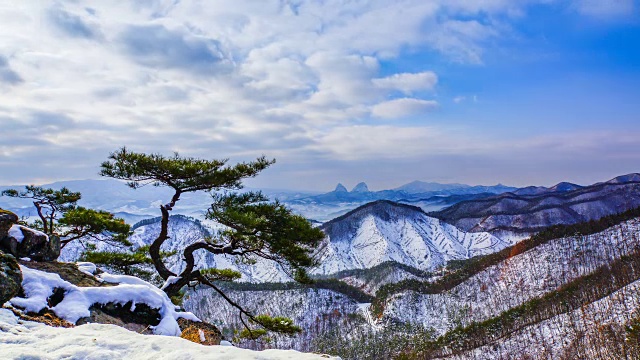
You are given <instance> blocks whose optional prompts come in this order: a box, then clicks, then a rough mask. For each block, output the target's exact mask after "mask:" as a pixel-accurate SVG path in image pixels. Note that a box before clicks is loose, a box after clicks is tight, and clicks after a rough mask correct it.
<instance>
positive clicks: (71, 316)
mask: <svg viewBox="0 0 640 360" xmlns="http://www.w3.org/2000/svg"><path fill="white" fill-rule="evenodd" d="M20 269H21V270H22V276H23V280H22V288H23V289H24V293H25V295H26V297H25V298H19V297H15V298H13V299H11V300H10V302H11V304H12V305H14V306H17V307H20V308H24V309H25V310H27V311H31V312H39V311H40V310H42V309H44V308H47V309H50V310H52V311H53V312H54V313H55V314H56V315H57V316H59V317H61V318H63V319H65V320H67V321H69V322H71V323H74V324H75V323H76V322H77V321H78V320H79V319H81V318H83V317H88V316H90V312H89V308H90V307H91V305H93V304H96V303H99V304H107V303H116V304H121V305H124V304H126V303H128V302H132V303H133V304H134V306H135V304H140V303H143V304H146V305H148V306H149V307H151V308H153V309H158V310H159V313H160V317H161V320H160V323H159V324H158V325H157V326H155V327H154V328H153V333H154V334H157V335H169V336H180V334H181V331H180V327H179V326H178V322H177V321H176V320H177V319H179V318H186V319H189V320H193V321H200V320H199V319H198V318H197V317H196V316H195V315H193V314H191V313H188V312H176V310H175V306H174V305H173V303H172V302H171V300H170V299H169V298H168V297H167V295H166V294H165V293H164V292H163V291H162V290H160V289H158V288H157V287H155V286H153V285H151V284H149V283H148V282H146V281H143V280H141V279H138V278H136V277H133V276H126V275H112V274H108V273H102V274H100V275H99V279H101V280H103V281H106V282H109V283H117V284H118V285H117V286H108V287H78V286H76V285H74V284H71V283H70V282H67V281H64V280H62V278H60V276H59V275H58V274H52V273H47V272H44V271H40V270H35V269H30V268H28V267H26V266H20ZM56 288H61V289H63V290H64V291H65V295H64V299H63V300H62V301H61V302H60V303H59V304H57V305H56V306H54V307H51V308H50V307H49V306H48V305H47V298H49V297H50V296H51V295H52V294H53V292H54V289H56Z"/></svg>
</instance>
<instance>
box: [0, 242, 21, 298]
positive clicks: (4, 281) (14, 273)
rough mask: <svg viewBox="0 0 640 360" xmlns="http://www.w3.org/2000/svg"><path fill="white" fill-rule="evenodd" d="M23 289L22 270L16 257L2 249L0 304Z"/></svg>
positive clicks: (0, 253) (0, 254)
mask: <svg viewBox="0 0 640 360" xmlns="http://www.w3.org/2000/svg"><path fill="white" fill-rule="evenodd" d="M20 289H22V272H21V271H20V266H18V262H17V261H16V258H14V257H13V256H11V255H8V254H5V253H3V252H1V251H0V306H1V305H2V304H4V303H6V302H7V301H9V299H11V298H12V297H14V296H16V294H18V292H19V291H20Z"/></svg>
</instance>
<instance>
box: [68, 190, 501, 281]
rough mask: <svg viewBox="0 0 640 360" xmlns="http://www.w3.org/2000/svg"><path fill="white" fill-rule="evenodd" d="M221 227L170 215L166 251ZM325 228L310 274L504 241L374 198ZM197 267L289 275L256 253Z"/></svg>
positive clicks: (200, 261) (276, 277)
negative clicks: (252, 258)
mask: <svg viewBox="0 0 640 360" xmlns="http://www.w3.org/2000/svg"><path fill="white" fill-rule="evenodd" d="M220 229H221V227H220V225H216V224H215V223H212V222H200V221H197V220H195V219H193V218H188V217H184V216H173V217H171V220H170V221H169V240H167V241H166V242H165V243H164V244H163V247H162V250H164V251H177V252H178V253H179V252H180V251H181V250H182V249H184V248H185V247H186V246H188V245H189V244H192V243H194V242H196V241H200V240H202V239H204V238H205V237H206V236H210V235H215V233H216V231H219V230H220ZM322 229H323V230H324V231H325V233H326V234H327V238H326V239H325V241H324V243H323V245H322V246H321V247H320V248H319V250H318V252H317V253H316V255H315V256H317V257H319V258H320V264H321V265H320V266H319V267H317V268H314V269H312V270H311V273H312V274H316V275H329V274H333V273H335V272H338V271H342V270H351V269H366V268H371V267H374V266H376V265H379V264H381V263H383V262H386V261H395V262H398V263H401V264H405V265H409V266H412V267H414V268H417V269H420V270H431V269H433V268H435V267H438V266H440V265H443V264H444V263H445V262H446V261H448V260H451V259H467V258H470V257H473V256H476V255H481V254H488V253H492V252H495V251H498V250H500V249H502V248H504V247H506V246H508V244H507V243H506V242H504V241H502V240H500V239H498V238H496V237H494V236H492V235H490V234H488V233H465V232H462V231H460V230H458V229H456V228H455V227H453V226H451V225H448V224H445V223H443V222H441V221H440V220H438V219H434V218H431V217H428V216H426V215H425V213H424V212H423V211H422V210H420V209H418V208H415V207H412V206H409V205H402V204H396V203H392V202H388V201H378V202H375V203H371V204H368V205H365V206H363V207H360V208H358V209H357V210H354V211H352V212H350V213H349V214H347V215H345V216H342V217H340V218H337V219H335V220H333V221H331V222H329V223H327V224H325V225H323V226H322ZM159 233H160V223H159V221H156V222H153V223H150V224H147V225H143V226H140V227H138V228H136V229H135V231H134V233H133V235H132V236H131V238H130V241H131V242H132V243H133V244H134V245H135V246H136V247H139V246H144V245H149V244H151V243H152V242H153V241H154V240H155V239H156V237H157V236H158V234H159ZM93 243H94V244H95V245H96V246H97V247H98V250H114V248H113V247H112V246H110V245H107V244H104V243H101V242H93ZM83 250H84V246H83V245H82V243H81V242H72V243H70V244H69V245H67V246H66V247H65V248H64V249H63V251H62V255H61V259H62V260H64V261H75V260H77V259H78V257H79V255H80V253H81V252H82V251H83ZM195 257H196V264H197V265H198V266H199V267H200V268H211V267H215V268H219V269H234V270H237V271H240V272H241V273H242V274H243V278H242V281H249V282H287V281H291V278H290V277H289V276H288V275H287V273H286V272H285V271H284V270H283V269H282V268H281V267H280V265H278V264H277V263H275V262H273V261H269V260H263V259H258V261H257V262H256V264H254V265H247V264H243V263H238V262H237V259H236V258H234V257H230V256H224V255H213V254H210V253H207V252H205V251H199V252H196V253H195ZM166 261H167V263H168V265H169V268H171V269H172V270H173V271H174V272H175V271H180V270H181V268H180V267H181V266H182V261H180V258H179V256H178V255H175V256H172V257H169V258H168V259H167V260H166Z"/></svg>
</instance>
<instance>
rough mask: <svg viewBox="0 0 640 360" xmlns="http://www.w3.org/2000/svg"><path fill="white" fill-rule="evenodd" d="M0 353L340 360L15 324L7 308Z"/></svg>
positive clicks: (111, 329) (114, 330) (0, 316)
mask: <svg viewBox="0 0 640 360" xmlns="http://www.w3.org/2000/svg"><path fill="white" fill-rule="evenodd" d="M0 348H1V349H2V358H3V359H47V360H63V359H113V360H121V359H147V360H149V359H153V360H173V359H184V360H205V359H206V360H231V359H234V360H320V359H327V358H329V359H334V360H339V358H335V357H328V356H326V355H319V354H305V353H301V352H298V351H294V350H265V351H251V350H247V349H240V348H236V347H233V346H202V345H200V344H196V343H193V342H191V341H188V340H185V339H181V338H177V337H164V336H162V337H161V336H149V335H142V334H138V333H135V332H132V331H129V330H126V329H124V328H121V327H119V326H116V325H104V324H86V325H81V326H76V327H74V328H70V329H66V328H56V327H50V326H47V325H44V324H41V323H35V322H31V321H18V319H17V318H16V317H15V315H14V314H13V313H12V312H11V311H10V310H7V309H0Z"/></svg>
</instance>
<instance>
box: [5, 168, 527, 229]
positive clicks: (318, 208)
mask: <svg viewBox="0 0 640 360" xmlns="http://www.w3.org/2000/svg"><path fill="white" fill-rule="evenodd" d="M42 186H43V187H47V188H53V189H60V188H62V187H67V188H69V190H71V191H78V192H81V193H82V199H81V200H80V202H79V204H80V205H82V206H85V207H89V208H94V209H100V210H106V211H110V212H112V213H114V214H116V215H117V216H118V217H121V218H124V219H125V221H127V222H128V223H130V224H134V223H136V222H138V221H140V220H143V219H146V218H152V217H155V216H157V215H158V206H159V205H160V204H163V203H166V202H167V201H168V200H169V199H170V198H171V196H172V193H171V191H170V190H169V189H168V188H164V187H155V186H143V187H141V188H139V189H136V190H133V189H131V188H129V187H128V186H126V185H125V183H123V182H121V181H116V180H112V179H104V180H72V181H60V182H55V183H51V184H44V185H42ZM5 189H18V190H22V189H24V186H23V185H16V186H4V187H0V191H2V190H5ZM515 189H516V188H513V187H507V186H503V185H496V186H470V185H463V184H437V183H424V182H419V181H415V182H413V183H410V184H407V185H404V186H401V187H399V188H396V189H391V190H381V191H370V190H369V187H368V186H367V184H366V183H364V182H361V183H359V184H357V185H356V186H354V187H353V189H352V190H351V191H348V190H347V188H346V187H344V185H342V184H338V185H337V186H336V188H335V190H334V191H331V192H328V193H323V194H319V193H317V192H312V191H291V190H278V189H251V188H248V189H245V190H247V191H256V190H259V191H262V192H263V193H264V194H265V195H267V196H268V197H269V198H271V199H274V200H275V199H277V200H279V201H280V202H282V203H284V204H286V205H287V206H289V207H290V208H292V209H293V210H294V211H296V212H297V213H299V214H301V215H303V216H306V217H307V218H309V219H312V220H315V221H320V222H323V221H327V220H331V219H333V218H335V217H337V216H339V215H342V214H344V213H346V212H348V211H350V210H353V209H355V208H357V207H358V206H360V205H363V204H365V203H367V202H371V201H375V200H392V201H398V202H405V203H412V204H414V205H419V206H423V205H424V207H423V208H424V209H428V210H436V209H441V208H442V207H444V206H448V205H451V204H453V203H456V202H458V201H462V200H467V199H474V198H478V197H486V196H490V195H493V194H496V193H502V192H505V191H511V190H515ZM210 204H211V197H210V196H209V195H208V194H207V193H187V194H183V196H182V197H181V199H180V201H179V202H178V204H177V205H176V207H175V213H178V214H182V215H187V216H192V217H196V218H202V217H203V214H204V213H205V212H206V210H207V209H208V207H209V205H210ZM0 206H2V207H4V208H6V209H9V210H11V211H13V212H15V213H16V214H18V215H19V216H21V217H30V216H35V215H36V213H35V209H34V207H33V204H32V203H31V201H29V200H28V199H18V198H11V197H6V196H4V197H0Z"/></svg>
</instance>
